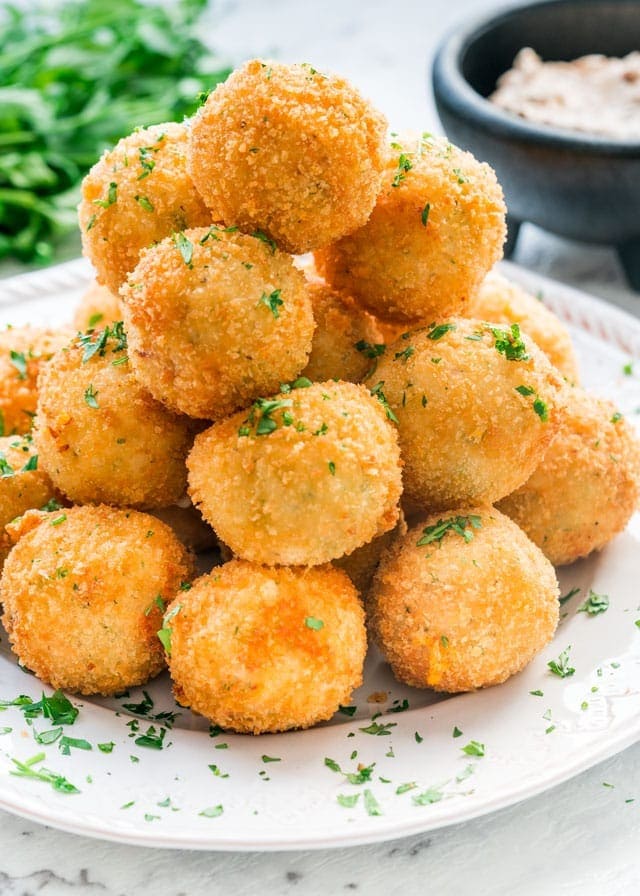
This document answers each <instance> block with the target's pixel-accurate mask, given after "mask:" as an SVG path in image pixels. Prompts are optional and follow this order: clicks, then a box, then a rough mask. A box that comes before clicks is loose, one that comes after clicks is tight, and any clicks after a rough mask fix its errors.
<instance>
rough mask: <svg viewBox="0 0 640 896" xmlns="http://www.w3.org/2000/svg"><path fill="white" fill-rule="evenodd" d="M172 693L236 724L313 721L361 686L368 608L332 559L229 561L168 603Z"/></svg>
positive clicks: (254, 726)
mask: <svg viewBox="0 0 640 896" xmlns="http://www.w3.org/2000/svg"><path fill="white" fill-rule="evenodd" d="M165 619H166V620H167V621H166V622H165V625H166V626H168V627H169V628H170V629H171V655H170V657H169V669H170V673H171V677H172V678H173V682H174V693H175V696H176V699H177V700H178V701H179V702H180V703H182V704H185V705H187V706H189V707H190V708H191V709H193V710H195V711H196V712H199V713H201V714H202V715H204V716H206V717H207V718H208V719H210V720H211V721H212V722H213V723H214V724H216V725H220V726H221V727H223V728H231V729H233V730H234V731H239V732H245V733H252V734H262V733H264V732H267V731H273V732H275V731H286V730H288V729H290V728H308V727H309V726H311V725H315V724H316V723H317V722H321V721H324V720H325V719H330V718H331V716H332V715H333V714H334V713H335V712H336V711H337V710H338V707H339V706H340V704H348V703H349V702H350V700H351V695H352V693H353V691H354V689H355V688H357V687H358V686H359V685H360V684H361V683H362V666H363V662H364V657H365V653H366V649H367V642H366V634H365V626H364V612H363V610H362V607H361V605H360V601H359V600H358V596H357V594H356V591H355V588H354V587H353V585H352V584H351V582H350V581H349V579H348V577H347V576H346V575H345V573H343V572H341V571H340V570H337V569H334V568H333V567H332V566H331V565H329V564H327V565H326V566H320V567H315V568H312V569H303V568H293V569H287V568H283V567H275V568H273V567H272V568H268V567H265V566H258V565H255V564H253V563H248V562H247V561H245V560H232V561H231V562H230V563H226V564H225V565H224V566H220V567H217V568H216V569H214V570H213V572H212V573H211V574H210V575H206V576H202V577H201V578H199V579H197V580H196V582H195V583H194V584H193V587H192V588H191V590H190V591H188V592H186V593H184V594H180V595H179V596H178V597H177V598H176V600H175V601H174V602H173V604H172V605H171V607H170V608H169V610H168V612H167V615H166V617H165Z"/></svg>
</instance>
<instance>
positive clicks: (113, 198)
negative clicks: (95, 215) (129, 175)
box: [93, 181, 118, 208]
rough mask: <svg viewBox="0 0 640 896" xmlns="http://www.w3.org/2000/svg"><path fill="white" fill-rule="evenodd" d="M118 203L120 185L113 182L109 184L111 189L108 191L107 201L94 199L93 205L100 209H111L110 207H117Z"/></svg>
mask: <svg viewBox="0 0 640 896" xmlns="http://www.w3.org/2000/svg"><path fill="white" fill-rule="evenodd" d="M117 201H118V184H117V183H115V181H111V183H110V184H109V189H108V190H107V198H106V199H94V200H93V204H94V205H97V206H98V207H99V208H109V206H110V205H115V203H116V202H117Z"/></svg>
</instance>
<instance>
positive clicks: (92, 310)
mask: <svg viewBox="0 0 640 896" xmlns="http://www.w3.org/2000/svg"><path fill="white" fill-rule="evenodd" d="M118 320H122V303H121V301H120V298H119V296H117V295H114V294H113V293H112V292H111V290H110V289H108V288H107V287H106V286H102V285H101V284H100V283H98V282H97V281H94V282H93V283H92V284H91V286H90V287H89V288H88V289H87V291H86V292H85V294H84V295H83V296H82V298H81V299H80V302H79V304H78V305H77V306H76V310H75V313H74V315H73V325H74V327H75V328H76V329H77V330H80V332H81V333H84V332H85V330H89V329H92V328H93V329H99V330H101V329H102V328H103V327H106V326H108V325H109V324H113V323H115V322H116V321H118Z"/></svg>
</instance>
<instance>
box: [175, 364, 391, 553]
mask: <svg viewBox="0 0 640 896" xmlns="http://www.w3.org/2000/svg"><path fill="white" fill-rule="evenodd" d="M303 383H307V385H308V380H303ZM187 465H188V467H189V488H190V492H191V497H192V499H193V502H194V504H196V506H198V507H199V508H200V510H201V512H202V515H203V517H204V518H205V519H206V520H207V521H208V522H209V523H210V524H211V525H212V526H213V528H214V529H215V530H216V532H217V534H218V536H219V537H220V538H221V539H222V540H223V541H224V542H225V543H226V544H227V545H228V546H229V547H230V548H231V550H232V551H233V553H234V554H236V555H237V556H238V557H242V558H243V559H245V560H252V561H254V562H256V563H265V564H267V565H271V564H284V565H292V566H295V565H301V566H307V565H308V566H314V565H318V564H321V563H326V562H327V561H328V560H333V559H335V558H337V557H341V556H342V555H343V554H350V553H351V552H352V551H354V550H355V549H356V548H358V547H360V546H361V545H363V544H366V543H367V542H368V541H371V540H372V539H373V538H375V537H376V536H377V535H381V534H382V533H383V532H386V531H388V530H389V529H392V528H393V527H394V525H395V524H396V521H397V519H398V512H399V511H398V499H399V497H400V492H401V490H402V484H401V471H400V454H399V449H398V441H397V437H396V433H395V431H394V428H393V426H392V425H391V424H390V423H389V422H388V420H387V419H386V417H385V410H384V408H383V407H382V405H381V404H380V402H379V401H376V399H375V398H373V397H372V396H371V395H370V394H369V392H368V391H367V389H365V387H364V386H356V385H355V384H353V383H334V382H329V383H316V384H315V385H312V386H308V388H293V389H290V390H289V391H287V392H284V393H282V394H280V395H278V396H276V397H275V398H261V399H258V401H256V402H255V403H254V405H253V406H252V408H250V410H249V411H243V412H241V413H239V414H235V415H234V416H233V417H229V418H228V419H226V420H223V421H222V422H220V423H217V424H215V425H214V426H212V427H211V428H210V429H208V430H206V431H205V432H203V433H201V434H200V435H198V436H197V437H196V440H195V443H194V447H193V450H192V452H191V454H190V455H189V457H188V460H187Z"/></svg>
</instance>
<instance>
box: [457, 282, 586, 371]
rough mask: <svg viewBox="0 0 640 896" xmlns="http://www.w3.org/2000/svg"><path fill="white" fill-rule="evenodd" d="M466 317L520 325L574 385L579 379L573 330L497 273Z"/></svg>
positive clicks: (469, 308)
mask: <svg viewBox="0 0 640 896" xmlns="http://www.w3.org/2000/svg"><path fill="white" fill-rule="evenodd" d="M465 316H468V317H473V318H476V319H478V320H490V321H492V322H493V323H496V324H520V327H521V329H522V331H523V332H524V333H526V334H527V336H530V337H531V339H533V341H534V342H535V344H536V345H537V346H538V348H541V349H542V351H543V352H544V353H545V355H546V356H547V358H548V359H549V360H550V361H551V363H552V364H553V366H554V367H557V369H558V370H559V371H560V373H561V374H562V375H563V376H564V377H565V378H566V379H567V380H568V381H569V382H570V383H572V384H573V385H576V384H577V383H578V380H579V373H578V360H577V358H576V354H575V351H574V349H573V345H572V343H571V336H570V335H569V331H568V330H567V328H566V327H565V325H564V324H563V323H562V321H561V320H560V318H558V317H556V315H555V314H554V313H553V312H552V311H549V309H548V308H546V307H545V306H544V304H543V303H542V301H540V300H539V299H536V298H535V296H532V295H530V294H529V293H528V292H526V290H524V289H523V288H522V287H521V286H519V285H518V284H517V283H513V282H511V281H510V280H507V278H506V277H503V276H502V274H499V273H498V272H497V271H489V273H488V274H487V276H486V277H485V278H484V280H483V281H482V283H481V284H480V288H479V289H478V291H477V293H476V294H475V295H474V296H472V298H471V301H470V303H469V307H468V308H467V310H466V312H465Z"/></svg>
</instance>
